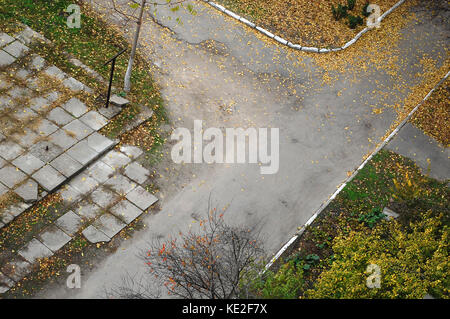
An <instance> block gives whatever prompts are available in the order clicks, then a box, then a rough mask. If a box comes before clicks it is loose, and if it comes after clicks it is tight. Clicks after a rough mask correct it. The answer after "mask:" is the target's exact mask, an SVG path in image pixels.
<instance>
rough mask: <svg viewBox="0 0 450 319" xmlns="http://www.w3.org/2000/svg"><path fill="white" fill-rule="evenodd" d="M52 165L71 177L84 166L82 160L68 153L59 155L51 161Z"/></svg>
mask: <svg viewBox="0 0 450 319" xmlns="http://www.w3.org/2000/svg"><path fill="white" fill-rule="evenodd" d="M50 165H51V166H52V167H53V168H56V170H57V171H59V172H60V173H61V174H63V175H64V176H65V177H71V176H72V175H74V174H75V173H76V172H78V171H79V170H80V169H81V168H82V167H83V165H81V163H80V162H78V161H76V160H74V159H73V158H72V157H70V156H69V155H68V154H67V153H63V154H61V155H59V156H58V157H57V158H55V159H54V160H53V161H51V162H50Z"/></svg>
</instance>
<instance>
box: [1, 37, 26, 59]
mask: <svg viewBox="0 0 450 319" xmlns="http://www.w3.org/2000/svg"><path fill="white" fill-rule="evenodd" d="M3 50H4V51H6V52H7V53H9V54H11V55H12V56H13V57H15V58H20V57H22V56H24V55H25V54H27V52H28V51H29V50H30V48H29V47H27V46H26V45H24V44H23V43H20V42H19V41H14V42H13V43H10V44H8V45H7V46H6V47H4V48H3Z"/></svg>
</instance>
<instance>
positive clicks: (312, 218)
mask: <svg viewBox="0 0 450 319" xmlns="http://www.w3.org/2000/svg"><path fill="white" fill-rule="evenodd" d="M449 75H450V71H449V72H447V74H446V75H445V76H444V77H443V78H442V79H441V80H440V81H439V82H438V83H437V84H436V85H435V86H434V87H433V88H432V89H431V90H430V92H428V94H427V95H426V96H425V97H424V98H423V99H422V101H420V102H419V104H417V105H416V106H415V107H414V108H413V109H412V110H411V112H409V114H408V115H407V116H406V117H405V118H404V119H403V121H402V122H401V123H400V124H399V125H398V126H397V127H396V128H395V129H394V130H393V131H392V132H391V134H389V136H388V137H387V138H386V139H385V140H384V141H383V142H382V143H381V144H380V145H379V146H378V147H377V148H376V149H375V150H374V151H373V152H372V154H370V155H369V157H367V158H366V160H365V161H363V162H362V164H361V165H360V166H359V167H358V168H357V169H356V170H355V171H354V172H353V174H352V175H351V176H350V177H348V178H347V179H346V180H345V182H344V183H343V184H342V185H341V186H339V188H338V189H337V190H336V191H335V192H334V193H333V195H331V197H330V198H328V200H327V201H326V202H324V203H323V204H322V205H320V207H319V209H317V210H316V212H315V213H314V215H312V216H311V217H310V218H309V219H308V221H307V222H306V223H305V225H304V226H302V227H301V228H300V230H299V231H298V232H297V233H296V234H295V235H294V236H292V237H291V239H289V241H288V242H287V243H286V244H285V245H284V246H283V247H281V249H280V250H279V251H278V252H277V253H276V254H275V256H274V257H273V258H272V259H271V260H270V262H269V263H268V264H267V265H266V266H265V268H264V271H266V270H267V269H269V268H270V267H272V265H273V264H274V263H275V262H276V261H277V260H278V258H280V256H281V255H282V254H283V253H284V252H285V251H286V250H287V249H288V248H289V247H290V246H291V245H292V244H293V243H294V242H295V241H296V239H297V238H299V237H300V236H301V235H302V234H303V233H304V231H305V229H306V227H307V226H309V225H311V224H312V223H313V221H314V220H315V219H316V218H317V216H319V214H320V213H321V212H322V211H323V210H324V209H325V208H326V207H327V206H328V204H330V202H331V201H332V200H333V199H335V198H336V196H337V195H338V194H339V193H340V192H341V191H342V190H343V189H344V187H345V186H347V184H348V183H350V182H351V181H352V180H353V178H354V177H355V176H356V175H357V174H358V172H359V171H360V170H361V169H363V167H364V166H366V164H367V163H368V162H369V161H370V160H371V159H372V158H373V157H374V156H375V155H376V154H377V153H378V152H379V151H380V150H381V149H382V148H383V147H384V146H386V144H387V143H389V141H390V140H392V138H393V137H394V136H395V135H397V133H398V132H399V131H400V129H401V128H402V127H403V126H404V125H405V124H406V123H407V122H408V121H409V120H410V119H411V117H412V116H413V115H414V113H415V112H416V111H417V109H418V108H419V107H420V106H421V105H422V104H423V103H424V102H425V101H426V100H428V98H429V97H430V95H431V94H432V93H433V92H434V91H435V90H436V89H437V88H438V87H439V86H440V85H441V84H442V83H443V82H444V81H445V79H447V78H448V76H449Z"/></svg>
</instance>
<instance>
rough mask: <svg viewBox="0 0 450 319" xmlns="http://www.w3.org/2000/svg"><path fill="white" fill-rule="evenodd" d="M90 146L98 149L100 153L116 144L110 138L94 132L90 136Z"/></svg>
mask: <svg viewBox="0 0 450 319" xmlns="http://www.w3.org/2000/svg"><path fill="white" fill-rule="evenodd" d="M87 140H88V146H89V147H90V148H92V149H93V150H95V151H97V152H98V153H101V152H103V151H105V150H106V149H108V148H109V147H111V146H112V145H114V141H112V140H110V139H109V138H107V137H105V136H103V135H101V134H99V133H97V132H94V133H92V134H91V135H89V136H88V138H87Z"/></svg>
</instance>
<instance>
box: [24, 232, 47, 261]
mask: <svg viewBox="0 0 450 319" xmlns="http://www.w3.org/2000/svg"><path fill="white" fill-rule="evenodd" d="M18 254H19V255H20V256H22V257H23V258H25V259H26V260H27V261H28V262H29V263H31V264H32V263H34V262H35V261H36V260H38V259H40V258H44V257H50V256H52V255H53V252H52V251H51V250H50V249H48V248H47V246H45V245H44V244H43V243H41V242H40V241H39V240H37V239H36V238H33V239H32V240H31V241H30V242H28V243H27V244H26V245H25V246H24V247H23V248H22V249H19V251H18Z"/></svg>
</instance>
